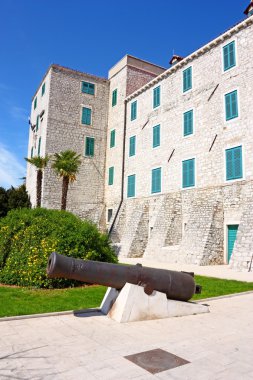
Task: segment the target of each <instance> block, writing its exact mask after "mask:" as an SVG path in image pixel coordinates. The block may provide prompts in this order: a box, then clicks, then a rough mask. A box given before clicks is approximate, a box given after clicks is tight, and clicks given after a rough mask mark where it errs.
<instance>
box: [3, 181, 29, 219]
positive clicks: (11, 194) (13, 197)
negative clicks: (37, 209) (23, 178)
mask: <svg viewBox="0 0 253 380" xmlns="http://www.w3.org/2000/svg"><path fill="white" fill-rule="evenodd" d="M29 207H31V203H30V199H29V196H28V194H27V191H26V187H25V185H21V186H19V187H13V186H12V187H11V188H10V189H8V190H5V189H4V188H3V187H0V218H2V217H4V216H6V215H7V213H8V211H10V210H13V209H17V208H29Z"/></svg>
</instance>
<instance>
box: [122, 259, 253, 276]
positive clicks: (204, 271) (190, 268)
mask: <svg viewBox="0 0 253 380" xmlns="http://www.w3.org/2000/svg"><path fill="white" fill-rule="evenodd" d="M119 261H120V262H121V263H125V264H132V265H135V264H137V263H140V264H142V265H143V266H147V267H153V268H161V269H170V270H175V271H185V272H194V273H195V274H198V275H201V276H207V277H217V278H224V279H227V280H237V281H246V282H253V268H252V271H251V272H246V271H245V272H238V271H235V270H234V269H230V268H229V266H228V265H205V266H200V265H189V264H171V263H166V262H163V261H151V260H145V259H143V258H142V257H140V258H127V257H122V258H120V259H119Z"/></svg>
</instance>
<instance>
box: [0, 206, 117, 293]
mask: <svg viewBox="0 0 253 380" xmlns="http://www.w3.org/2000/svg"><path fill="white" fill-rule="evenodd" d="M53 251H56V252H58V253H61V254H64V255H67V256H72V257H75V258H80V259H90V260H97V261H108V262H117V257H116V256H115V254H114V251H113V249H112V248H111V246H110V242H109V239H108V236H107V235H105V234H102V233H100V232H99V231H98V229H97V227H96V226H95V225H94V224H92V223H91V222H89V221H82V220H81V219H79V218H78V217H76V216H75V215H73V214H71V213H69V212H66V211H56V210H46V209H43V208H36V209H32V210H31V209H21V210H13V211H10V212H9V213H8V215H7V216H6V217H5V218H2V219H1V220H0V282H2V283H4V284H9V285H21V286H32V287H38V288H49V287H58V288H61V287H66V286H74V285H75V284H76V283H77V282H76V281H71V280H65V279H49V278H47V276H46V265H47V260H48V257H49V255H50V253H51V252H53Z"/></svg>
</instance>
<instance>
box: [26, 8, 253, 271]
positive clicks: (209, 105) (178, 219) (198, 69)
mask: <svg viewBox="0 0 253 380" xmlns="http://www.w3.org/2000/svg"><path fill="white" fill-rule="evenodd" d="M245 13H246V18H245V19H244V20H243V21H242V22H240V23H238V24H237V25H235V26H234V27H232V28H230V29H229V30H228V31H226V32H225V33H223V34H222V35H220V36H218V37H217V38H216V39H214V40H213V41H211V42H209V43H208V44H206V45H205V46H203V47H201V48H200V49H199V50H197V51H195V52H193V53H192V54H190V55H189V56H187V57H185V58H183V57H180V56H176V55H175V56H173V57H172V59H171V61H170V65H171V66H170V68H169V69H165V68H162V67H160V66H157V65H154V64H151V63H149V62H145V61H143V60H141V59H137V58H135V57H132V56H129V55H126V56H125V57H124V58H123V59H122V60H121V61H119V62H118V63H117V64H116V65H115V66H114V67H113V68H112V69H111V70H110V71H109V77H108V80H107V79H103V78H98V77H95V76H93V75H89V74H85V73H81V72H77V71H75V70H71V69H67V68H64V67H61V66H58V65H52V66H50V68H49V69H48V72H47V73H46V75H45V77H44V78H43V80H42V82H41V85H40V86H39V89H38V90H37V92H36V94H35V96H34V98H33V103H32V111H31V129H30V137H29V151H28V154H29V156H30V155H39V154H40V155H42V156H44V155H45V154H46V153H47V154H53V153H55V152H59V151H62V150H65V149H73V150H75V151H76V152H77V153H81V154H82V165H81V169H80V172H79V174H78V176H77V181H76V182H75V183H74V184H73V185H71V187H70V190H69V195H68V203H67V208H68V210H70V211H72V212H74V213H76V214H77V215H79V216H81V217H82V218H89V219H91V220H93V221H94V222H96V223H97V224H98V225H99V226H100V228H102V229H104V228H107V229H108V230H109V232H110V235H111V239H112V241H113V243H114V245H115V247H116V249H117V251H118V253H119V255H120V256H122V257H124V256H125V257H140V256H143V257H146V258H156V259H157V260H164V261H168V262H185V263H192V264H198V265H207V264H223V263H229V264H230V266H231V267H232V268H235V269H243V270H248V268H249V266H250V262H251V260H252V252H253V248H252V247H253V234H252V232H251V231H252V229H253V196H252V194H253V193H252V190H253V130H252V107H251V94H252V92H253V65H252V58H253V44H252V38H251V36H252V33H253V17H252V13H253V2H251V3H250V5H249V6H248V8H247V9H246V10H245ZM35 177H36V176H35V170H34V169H33V168H32V167H31V166H29V165H28V173H27V188H28V191H29V194H30V196H31V200H32V203H33V204H34V203H35V198H36V197H35V195H36V194H35V189H36V186H35ZM60 194H61V183H60V181H58V179H57V178H56V176H55V174H54V173H53V172H52V169H51V168H50V167H48V168H47V169H46V171H45V174H44V181H43V189H42V205H43V206H44V207H48V208H59V207H60V198H61V195H60Z"/></svg>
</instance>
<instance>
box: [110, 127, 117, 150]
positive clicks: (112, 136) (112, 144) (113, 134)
mask: <svg viewBox="0 0 253 380" xmlns="http://www.w3.org/2000/svg"><path fill="white" fill-rule="evenodd" d="M115 134H116V131H115V129H113V130H112V131H111V135H110V148H113V147H114V146H115Z"/></svg>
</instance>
